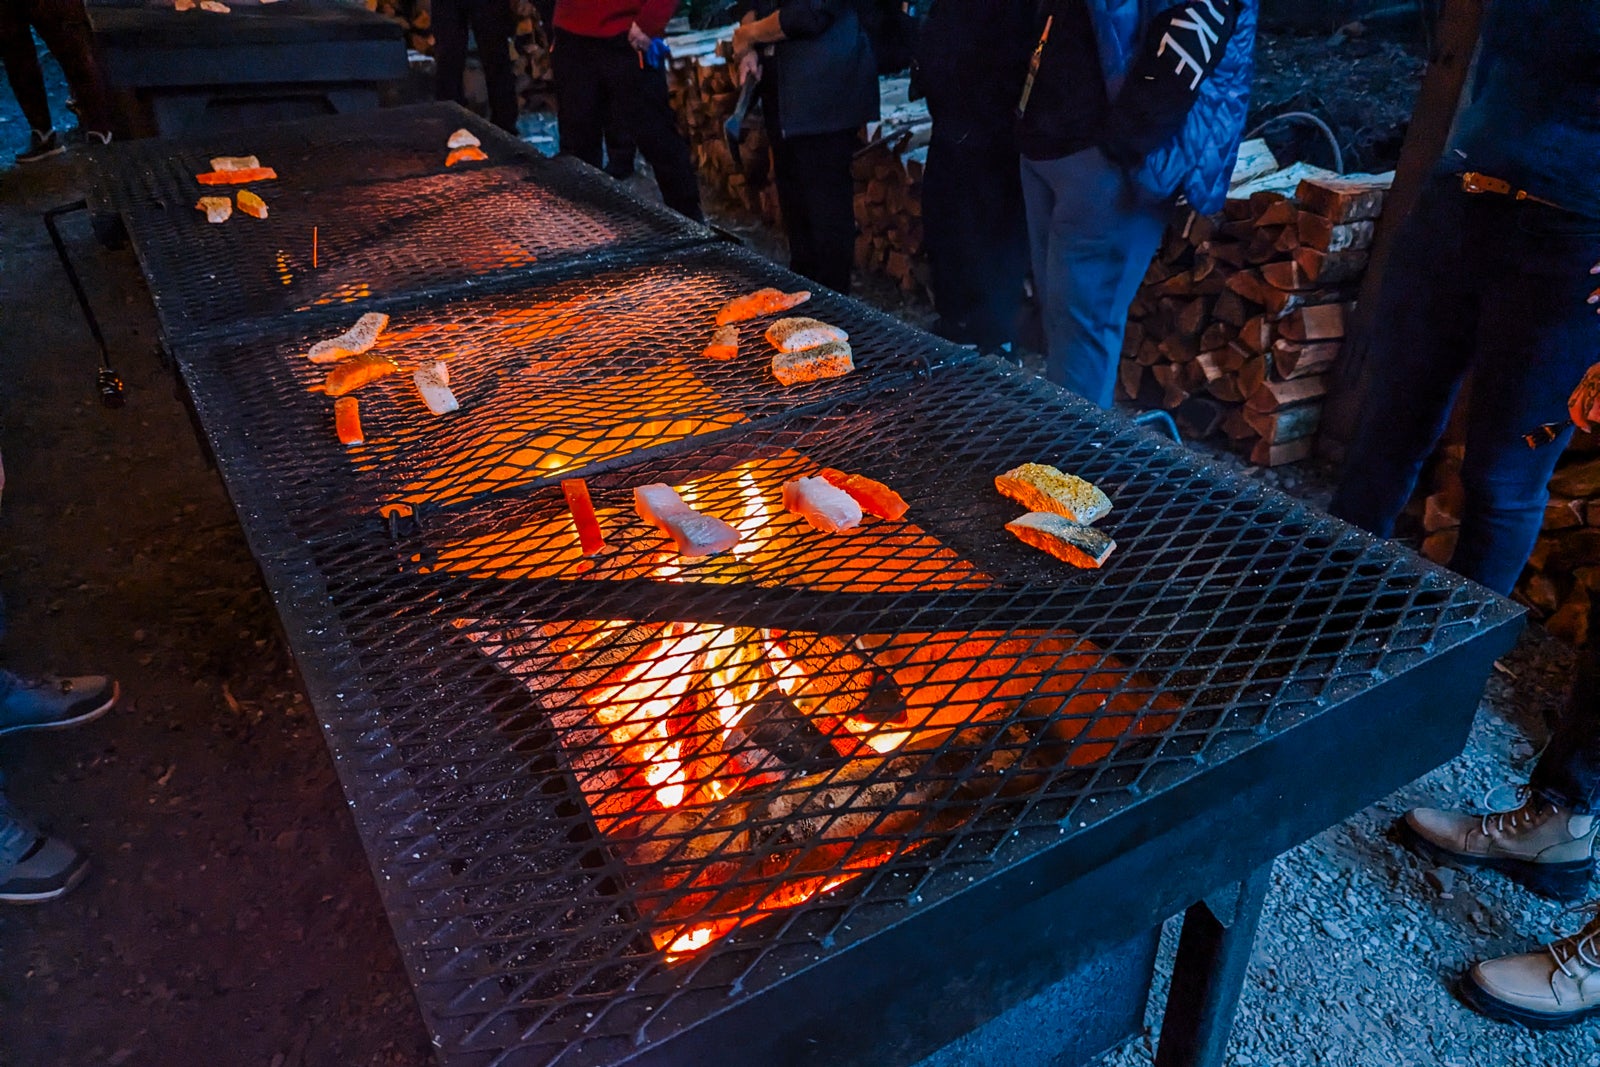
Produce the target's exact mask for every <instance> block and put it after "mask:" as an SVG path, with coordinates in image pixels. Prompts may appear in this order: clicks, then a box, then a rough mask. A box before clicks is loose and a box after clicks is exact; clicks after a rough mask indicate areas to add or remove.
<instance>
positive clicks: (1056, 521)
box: [1006, 511, 1117, 568]
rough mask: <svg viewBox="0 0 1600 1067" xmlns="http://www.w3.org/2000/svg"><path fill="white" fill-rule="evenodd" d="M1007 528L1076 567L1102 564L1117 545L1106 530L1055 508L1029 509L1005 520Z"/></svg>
mask: <svg viewBox="0 0 1600 1067" xmlns="http://www.w3.org/2000/svg"><path fill="white" fill-rule="evenodd" d="M1006 529H1008V530H1010V531H1011V532H1012V533H1014V534H1016V535H1017V537H1019V538H1021V539H1022V540H1023V541H1026V542H1027V543H1028V544H1030V545H1032V546H1033V547H1034V548H1042V549H1044V551H1046V552H1048V553H1050V554H1051V555H1052V556H1054V557H1056V559H1059V560H1065V561H1066V562H1068V563H1070V564H1072V565H1073V566H1074V567H1086V568H1095V567H1099V566H1100V564H1102V563H1104V562H1105V561H1106V560H1107V559H1108V558H1109V557H1110V556H1111V553H1112V552H1113V551H1115V550H1116V547H1117V543H1116V542H1115V541H1113V540H1112V539H1111V537H1110V536H1109V535H1108V534H1106V533H1104V532H1103V531H1101V530H1097V529H1095V528H1094V527H1093V526H1085V525H1083V524H1082V523H1078V522H1073V521H1072V520H1071V519H1067V518H1063V517H1062V516H1061V515H1058V514H1056V513H1055V512H1053V511H1030V512H1029V513H1028V514H1026V515H1024V516H1022V518H1020V519H1016V520H1013V521H1012V522H1008V523H1006Z"/></svg>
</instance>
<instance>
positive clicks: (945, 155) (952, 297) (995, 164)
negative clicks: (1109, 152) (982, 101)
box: [922, 124, 1028, 351]
mask: <svg viewBox="0 0 1600 1067" xmlns="http://www.w3.org/2000/svg"><path fill="white" fill-rule="evenodd" d="M938 128H939V127H938V125H937V124H935V126H934V130H935V133H937V131H938ZM922 226H923V233H924V235H925V237H924V243H925V246H926V248H927V250H928V261H929V265H930V266H931V267H932V268H933V304H934V307H935V308H936V309H937V310H938V312H939V325H938V332H939V334H940V335H941V336H943V337H946V338H948V339H949V340H951V341H955V342H956V343H958V344H975V345H977V346H978V347H979V348H981V349H983V350H985V351H992V350H994V349H997V348H999V347H1001V346H1002V345H1005V344H1008V343H1010V342H1012V341H1014V340H1016V332H1017V319H1018V317H1019V316H1020V315H1021V312H1022V279H1023V277H1024V275H1026V273H1027V270H1028V229H1027V216H1026V214H1025V213H1024V211H1023V206H1022V179H1021V176H1020V175H1019V174H1018V172H1017V153H1016V150H1015V149H1014V148H1012V147H1011V146H1010V145H1008V144H1006V143H1004V142H1001V143H999V144H993V143H989V144H985V143H980V142H978V141H976V140H965V141H957V140H946V139H941V138H939V137H938V136H935V137H934V139H933V142H932V143H931V144H930V145H929V146H928V163H927V169H926V171H925V172H924V173H923V176H922Z"/></svg>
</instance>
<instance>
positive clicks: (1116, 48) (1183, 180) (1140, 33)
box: [1087, 0, 1257, 214]
mask: <svg viewBox="0 0 1600 1067" xmlns="http://www.w3.org/2000/svg"><path fill="white" fill-rule="evenodd" d="M1087 2H1088V6H1089V15H1090V18H1091V20H1092V21H1093V22H1094V29H1095V40H1096V44H1097V45H1098V46H1099V49H1100V65H1101V66H1102V67H1103V68H1104V69H1105V76H1106V92H1107V94H1108V95H1109V96H1110V97H1111V99H1113V100H1115V99H1116V98H1117V93H1118V92H1119V91H1120V90H1121V88H1122V82H1123V79H1124V78H1125V77H1126V76H1127V73H1128V69H1129V67H1131V66H1132V65H1133V61H1134V59H1135V58H1136V57H1137V56H1138V54H1139V51H1140V49H1141V48H1142V47H1143V46H1144V30H1145V27H1147V26H1149V25H1150V23H1151V22H1152V21H1153V20H1154V19H1155V17H1156V16H1157V15H1159V14H1161V13H1162V12H1163V11H1166V10H1167V9H1169V8H1174V7H1185V6H1196V5H1201V4H1204V3H1205V0H1087ZM1235 2H1236V4H1237V5H1238V21H1237V22H1236V23H1235V24H1234V30H1233V36H1232V37H1230V38H1229V39H1228V44H1227V48H1226V49H1225V51H1224V53H1223V57H1222V60H1221V62H1219V63H1218V64H1217V67H1216V69H1215V70H1213V71H1212V72H1211V76H1210V77H1208V78H1207V79H1206V80H1205V81H1204V82H1202V83H1201V85H1200V95H1199V96H1198V98H1196V100H1195V103H1194V107H1193V108H1192V109H1191V110H1190V112H1189V118H1188V120H1187V121H1186V122H1185V123H1184V125H1183V130H1182V131H1181V132H1180V133H1179V134H1178V136H1177V137H1175V138H1173V140H1172V142H1171V143H1170V144H1168V145H1166V146H1164V147H1162V148H1158V149H1157V150H1156V151H1154V152H1152V153H1151V154H1150V155H1149V156H1148V157H1147V158H1146V159H1145V161H1144V163H1143V165H1142V166H1140V167H1139V168H1138V169H1137V170H1136V171H1135V172H1134V173H1133V180H1134V182H1135V183H1136V184H1137V185H1139V186H1140V187H1141V188H1143V189H1146V190H1148V191H1149V192H1150V193H1151V194H1152V195H1154V196H1155V197H1157V198H1165V197H1168V196H1172V195H1173V194H1175V193H1177V194H1182V195H1183V196H1184V197H1185V198H1186V199H1187V200H1188V201H1189V204H1190V206H1191V207H1193V208H1194V209H1195V210H1197V211H1201V212H1204V213H1206V214H1210V213H1211V212H1214V211H1219V210H1221V208H1222V202H1223V201H1224V200H1226V199H1227V196H1228V178H1229V177H1230V176H1231V175H1232V174H1233V165H1234V161H1235V160H1236V158H1237V157H1238V154H1239V138H1240V135H1241V134H1242V133H1243V132H1244V118H1245V112H1246V111H1248V110H1249V107H1250V79H1251V76H1252V74H1253V73H1254V69H1255V46H1256V3H1257V0H1235Z"/></svg>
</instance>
